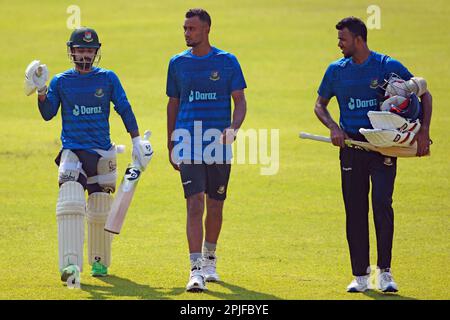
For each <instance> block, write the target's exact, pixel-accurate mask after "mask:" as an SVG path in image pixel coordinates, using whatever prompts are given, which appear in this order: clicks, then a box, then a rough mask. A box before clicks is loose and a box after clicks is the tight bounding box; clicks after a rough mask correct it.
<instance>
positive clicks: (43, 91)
mask: <svg viewBox="0 0 450 320" xmlns="http://www.w3.org/2000/svg"><path fill="white" fill-rule="evenodd" d="M47 89H48V88H47V86H45V85H44V86H43V87H42V88H40V89H37V90H36V91H37V94H38V95H40V96H44V95H46V94H47Z"/></svg>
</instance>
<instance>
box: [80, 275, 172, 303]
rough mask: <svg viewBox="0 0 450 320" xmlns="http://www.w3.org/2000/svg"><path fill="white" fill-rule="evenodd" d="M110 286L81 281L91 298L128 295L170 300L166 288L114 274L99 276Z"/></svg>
mask: <svg viewBox="0 0 450 320" xmlns="http://www.w3.org/2000/svg"><path fill="white" fill-rule="evenodd" d="M97 279H98V280H101V281H103V282H104V283H105V284H107V285H109V286H105V285H102V286H96V285H90V284H83V283H81V286H80V288H81V290H83V291H86V292H88V293H90V294H91V297H90V299H93V300H104V299H108V298H110V297H124V298H125V297H128V298H130V299H152V300H168V299H170V298H168V297H167V293H166V292H164V288H157V287H155V288H152V287H150V286H148V285H143V284H139V283H136V282H133V281H131V280H129V279H125V278H120V277H117V276H114V275H108V276H107V277H100V278H97Z"/></svg>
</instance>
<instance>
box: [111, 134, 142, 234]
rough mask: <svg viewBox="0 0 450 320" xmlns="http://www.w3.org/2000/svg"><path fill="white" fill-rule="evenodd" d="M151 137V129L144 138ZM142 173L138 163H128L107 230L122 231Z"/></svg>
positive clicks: (117, 232) (113, 204)
mask: <svg viewBox="0 0 450 320" xmlns="http://www.w3.org/2000/svg"><path fill="white" fill-rule="evenodd" d="M149 137H150V131H146V132H145V134H144V140H147V139H148V138H149ZM141 174H142V169H141V167H140V166H139V165H138V164H136V163H135V162H133V163H132V164H129V165H128V167H127V169H126V170H125V175H124V176H123V179H122V182H121V183H120V186H119V188H118V190H117V194H116V196H115V198H114V201H113V203H112V205H111V212H110V213H109V215H108V219H107V220H106V223H105V227H104V229H105V231H108V232H110V233H114V234H119V233H120V230H121V229H122V225H123V222H124V221H125V216H126V214H127V211H128V208H129V207H130V205H131V200H133V195H134V192H135V191H136V187H137V184H138V182H139V179H140V177H141Z"/></svg>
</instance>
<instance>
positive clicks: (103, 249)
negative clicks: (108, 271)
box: [87, 192, 113, 267]
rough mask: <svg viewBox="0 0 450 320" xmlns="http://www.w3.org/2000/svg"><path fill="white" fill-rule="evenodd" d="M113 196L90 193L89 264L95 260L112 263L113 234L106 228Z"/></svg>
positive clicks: (88, 211) (103, 193)
mask: <svg viewBox="0 0 450 320" xmlns="http://www.w3.org/2000/svg"><path fill="white" fill-rule="evenodd" d="M111 204H112V196H111V195H110V194H108V193H105V192H94V193H92V194H90V195H89V198H88V205H87V223H88V257H89V264H91V265H92V264H93V263H94V262H95V261H98V262H101V263H102V264H103V265H104V266H106V267H109V266H110V264H111V242H112V239H113V235H112V234H111V233H109V232H106V231H105V230H104V227H105V222H106V219H107V218H108V214H109V212H110V211H111Z"/></svg>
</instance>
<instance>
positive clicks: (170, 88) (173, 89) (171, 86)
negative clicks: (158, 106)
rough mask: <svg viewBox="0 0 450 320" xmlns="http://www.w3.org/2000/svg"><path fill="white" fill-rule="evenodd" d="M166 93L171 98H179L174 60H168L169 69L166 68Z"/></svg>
mask: <svg viewBox="0 0 450 320" xmlns="http://www.w3.org/2000/svg"><path fill="white" fill-rule="evenodd" d="M166 94H167V96H168V97H171V98H180V88H179V86H178V83H177V77H176V72H175V66H174V61H173V60H170V62H169V69H168V70H167V86H166Z"/></svg>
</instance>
